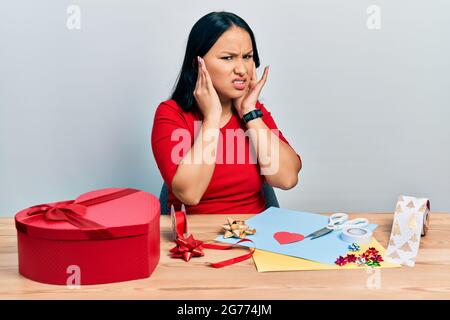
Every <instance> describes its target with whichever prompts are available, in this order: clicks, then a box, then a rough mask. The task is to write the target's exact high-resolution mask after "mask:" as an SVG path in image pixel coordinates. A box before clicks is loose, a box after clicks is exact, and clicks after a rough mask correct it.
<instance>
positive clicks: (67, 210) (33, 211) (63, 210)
mask: <svg viewBox="0 0 450 320" xmlns="http://www.w3.org/2000/svg"><path fill="white" fill-rule="evenodd" d="M86 210H87V207H86V206H84V205H82V204H79V203H74V200H68V201H61V202H56V203H54V204H47V203H45V204H38V205H36V206H32V207H30V208H29V209H28V211H27V214H28V215H29V216H33V215H37V214H43V215H44V218H45V220H51V221H67V222H69V223H70V224H72V225H74V226H75V227H78V228H80V229H88V228H102V227H103V226H102V225H101V224H98V223H96V222H94V221H92V220H89V219H86V218H84V217H83V215H84V214H85V213H86Z"/></svg>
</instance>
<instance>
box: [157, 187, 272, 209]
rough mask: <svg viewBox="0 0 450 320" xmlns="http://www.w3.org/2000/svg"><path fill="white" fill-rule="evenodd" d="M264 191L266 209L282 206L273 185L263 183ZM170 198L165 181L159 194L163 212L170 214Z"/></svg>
mask: <svg viewBox="0 0 450 320" xmlns="http://www.w3.org/2000/svg"><path fill="white" fill-rule="evenodd" d="M263 192H264V197H265V199H266V209H267V208H269V207H277V208H279V207H280V204H279V203H278V199H277V196H276V194H275V190H273V187H272V186H271V185H270V184H268V183H267V182H265V183H264V184H263ZM168 198H169V190H168V188H167V185H166V184H165V183H163V185H162V188H161V192H160V194H159V203H160V204H161V214H169V208H167V202H168Z"/></svg>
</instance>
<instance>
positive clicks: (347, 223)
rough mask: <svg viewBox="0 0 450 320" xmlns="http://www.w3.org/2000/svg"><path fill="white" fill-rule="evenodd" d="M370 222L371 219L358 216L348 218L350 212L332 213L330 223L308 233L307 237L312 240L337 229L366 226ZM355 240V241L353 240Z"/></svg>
mask: <svg viewBox="0 0 450 320" xmlns="http://www.w3.org/2000/svg"><path fill="white" fill-rule="evenodd" d="M368 224H369V220H367V219H366V218H356V219H353V220H348V214H346V213H342V212H338V213H334V214H332V215H331V216H330V217H329V219H328V225H327V226H326V227H324V228H321V229H319V230H316V231H314V232H312V233H310V234H308V235H307V236H306V237H305V238H310V239H311V240H314V239H317V238H320V237H322V236H324V235H326V234H328V233H330V232H333V231H335V230H342V229H344V228H347V227H361V228H362V227H366V226H367V225H368ZM352 242H354V241H352Z"/></svg>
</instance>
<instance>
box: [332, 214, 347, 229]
mask: <svg viewBox="0 0 450 320" xmlns="http://www.w3.org/2000/svg"><path fill="white" fill-rule="evenodd" d="M347 220H348V214H346V213H342V212H339V213H334V214H332V215H331V216H330V218H329V223H328V225H329V226H330V227H331V228H332V227H335V226H338V225H343V224H344V223H345V222H346V221H347Z"/></svg>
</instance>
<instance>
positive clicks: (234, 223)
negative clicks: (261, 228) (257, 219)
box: [222, 218, 256, 239]
mask: <svg viewBox="0 0 450 320" xmlns="http://www.w3.org/2000/svg"><path fill="white" fill-rule="evenodd" d="M227 222H228V223H227V224H224V225H223V226H222V228H223V229H224V231H225V233H224V235H223V237H224V238H232V237H234V238H239V239H244V238H245V237H246V236H247V235H252V234H255V233H256V230H255V229H251V228H250V227H249V226H248V225H246V224H245V221H243V220H233V219H231V218H227Z"/></svg>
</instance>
